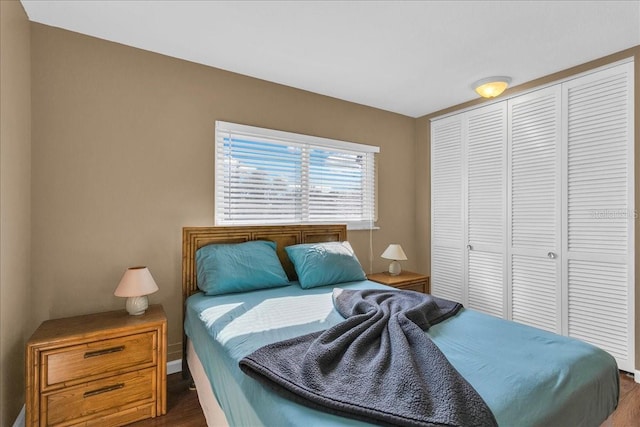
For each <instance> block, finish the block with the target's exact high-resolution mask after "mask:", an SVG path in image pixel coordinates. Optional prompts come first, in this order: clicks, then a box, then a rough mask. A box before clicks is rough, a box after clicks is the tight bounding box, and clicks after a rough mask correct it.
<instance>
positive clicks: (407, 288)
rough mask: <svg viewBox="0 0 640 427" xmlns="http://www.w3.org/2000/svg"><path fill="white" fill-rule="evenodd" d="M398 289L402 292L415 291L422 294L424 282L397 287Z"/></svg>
mask: <svg viewBox="0 0 640 427" xmlns="http://www.w3.org/2000/svg"><path fill="white" fill-rule="evenodd" d="M398 289H402V290H403V291H416V292H420V293H424V282H419V283H410V284H408V285H399V286H398Z"/></svg>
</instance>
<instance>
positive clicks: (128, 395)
mask: <svg viewBox="0 0 640 427" xmlns="http://www.w3.org/2000/svg"><path fill="white" fill-rule="evenodd" d="M166 389H167V318H166V316H165V313H164V310H163V309H162V306H160V305H152V306H150V307H149V309H148V310H147V311H146V313H144V314H142V315H140V316H130V315H129V314H127V312H126V311H124V310H119V311H110V312H106V313H98V314H90V315H85V316H76V317H67V318H64V319H55V320H47V321H45V322H43V323H42V324H41V325H40V327H39V328H38V329H37V330H36V331H35V332H34V333H33V335H32V336H31V338H30V339H29V341H28V342H27V349H26V416H27V417H26V418H27V420H26V426H27V427H35V426H69V425H82V426H120V425H124V424H129V423H132V422H134V421H138V420H142V419H145V418H151V417H155V416H157V415H163V414H165V413H166V412H167V397H166V395H167V393H166Z"/></svg>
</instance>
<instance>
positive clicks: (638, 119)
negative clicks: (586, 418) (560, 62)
mask: <svg viewBox="0 0 640 427" xmlns="http://www.w3.org/2000/svg"><path fill="white" fill-rule="evenodd" d="M631 56H633V57H634V58H635V86H634V89H635V110H634V111H635V119H634V124H635V127H634V129H635V164H636V166H635V184H636V196H635V203H636V206H635V208H636V212H640V194H638V189H640V46H636V47H634V48H631V49H627V50H625V51H622V52H618V53H615V54H613V55H609V56H606V57H604V58H600V59H598V60H595V61H591V62H588V63H586V64H582V65H579V66H577V67H573V68H570V69H567V70H563V71H560V72H558V73H554V74H551V75H549V76H545V77H542V78H540V79H536V80H533V81H531V82H527V83H525V84H522V85H519V86H515V87H513V88H510V89H508V90H507V91H506V92H505V95H504V96H511V95H515V94H517V93H520V92H524V91H527V90H530V89H532V88H535V87H537V86H542V85H545V84H549V83H552V82H554V81H557V80H561V79H565V78H567V77H570V76H572V75H575V74H579V73H583V72H585V71H589V70H592V69H595V68H598V67H602V66H604V65H607V64H610V63H613V62H616V61H620V60H622V59H625V58H629V57H631ZM483 102H484V101H483V100H482V99H475V100H473V101H470V102H466V103H464V104H460V105H455V106H452V107H449V108H446V109H444V110H441V111H437V112H435V113H432V114H429V115H426V116H423V117H420V118H418V119H416V143H417V145H418V146H417V156H416V165H417V167H416V180H417V183H416V189H417V193H416V229H417V231H418V236H420V237H422V236H424V239H419V241H418V242H417V243H416V248H417V249H418V252H419V253H418V259H419V264H418V267H417V268H418V269H419V270H420V271H424V272H426V273H427V274H430V272H431V243H430V239H431V235H430V228H431V226H430V221H431V220H430V215H431V177H430V172H429V171H427V172H426V173H424V171H422V170H421V165H429V164H430V161H431V158H430V151H429V150H430V146H431V122H430V120H431V119H432V118H434V117H438V116H442V115H444V114H447V113H451V112H455V111H458V110H462V109H465V108H469V107H473V106H475V105H480V104H482V103H483ZM638 224H639V223H638V221H637V220H636V236H635V237H636V241H635V246H636V249H635V257H636V266H637V265H638V261H640V228H639V227H638ZM425 230H426V231H425ZM424 241H426V242H427V243H426V244H423V242H424ZM635 307H636V308H635V317H636V318H635V333H636V337H635V345H636V360H635V368H636V370H640V271H638V270H637V268H636V286H635Z"/></svg>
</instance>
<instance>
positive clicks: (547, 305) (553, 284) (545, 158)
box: [507, 85, 562, 333]
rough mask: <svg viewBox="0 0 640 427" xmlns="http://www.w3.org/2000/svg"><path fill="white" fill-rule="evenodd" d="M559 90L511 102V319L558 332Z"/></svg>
mask: <svg viewBox="0 0 640 427" xmlns="http://www.w3.org/2000/svg"><path fill="white" fill-rule="evenodd" d="M561 94H562V91H561V88H560V86H559V85H557V86H553V87H550V88H547V89H541V90H538V91H535V92H532V93H530V94H527V95H522V96H519V97H516V98H513V99H511V100H509V118H510V123H511V126H510V127H509V141H510V144H509V150H508V152H509V156H508V157H509V167H508V176H509V179H508V201H507V206H509V213H508V225H509V228H508V241H509V245H508V260H509V261H508V265H509V268H508V279H507V280H508V284H509V286H508V290H509V291H508V293H509V295H510V299H509V312H510V317H509V318H510V319H512V320H515V321H518V322H522V323H526V324H528V325H532V326H536V327H538V328H541V329H545V330H547V331H551V332H556V333H561V332H562V322H561V313H562V299H561V297H562V292H561V280H562V275H561V266H562V264H561V259H560V251H561V249H562V245H561V241H560V239H561V237H562V236H561V233H560V227H561V225H562V219H561V211H562V209H561V206H562V204H561V200H562V199H561V186H560V185H561V176H562V175H561V170H562V169H561V163H560V161H561V159H560V141H561V137H562V125H561Z"/></svg>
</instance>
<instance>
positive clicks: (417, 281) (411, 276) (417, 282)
mask: <svg viewBox="0 0 640 427" xmlns="http://www.w3.org/2000/svg"><path fill="white" fill-rule="evenodd" d="M367 279H369V280H372V281H374V282H378V283H382V284H383V285H387V286H393V287H394V288H398V289H408V290H411V291H417V292H423V293H425V294H428V293H429V292H430V291H431V289H430V287H429V276H425V275H423V274H418V273H413V272H411V271H405V270H403V271H402V272H401V273H400V274H399V275H397V276H392V275H390V274H389V273H387V272H384V273H375V274H370V275H368V276H367Z"/></svg>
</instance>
